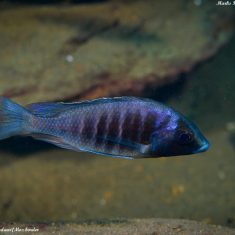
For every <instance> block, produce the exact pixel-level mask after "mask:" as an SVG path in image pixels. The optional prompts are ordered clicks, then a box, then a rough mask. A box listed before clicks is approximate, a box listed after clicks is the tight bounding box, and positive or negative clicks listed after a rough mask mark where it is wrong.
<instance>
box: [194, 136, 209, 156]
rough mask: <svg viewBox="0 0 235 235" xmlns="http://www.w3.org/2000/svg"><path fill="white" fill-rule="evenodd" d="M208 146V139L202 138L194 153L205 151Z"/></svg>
mask: <svg viewBox="0 0 235 235" xmlns="http://www.w3.org/2000/svg"><path fill="white" fill-rule="evenodd" d="M209 148H210V143H209V142H208V140H206V139H204V140H203V141H202V144H201V147H200V148H199V149H198V150H197V151H196V153H201V152H205V151H207V150H208V149H209Z"/></svg>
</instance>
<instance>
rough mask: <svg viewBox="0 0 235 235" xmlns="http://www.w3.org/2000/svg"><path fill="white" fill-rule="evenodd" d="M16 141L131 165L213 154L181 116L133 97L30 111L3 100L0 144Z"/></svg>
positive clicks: (34, 107) (38, 105)
mask: <svg viewBox="0 0 235 235" xmlns="http://www.w3.org/2000/svg"><path fill="white" fill-rule="evenodd" d="M13 135H29V136H32V137H33V138H35V139H39V140H43V141H46V142H49V143H52V144H54V145H57V146H59V147H62V148H65V149H71V150H74V151H87V152H92V153H96V154H102V155H107V156H112V157H120V158H130V159H134V158H142V157H162V156H176V155H187V154H194V153H199V152H203V151H206V150H207V149H208V148H209V143H208V141H207V139H206V138H205V137H204V136H203V134H202V133H201V132H200V130H199V129H198V128H197V127H196V126H195V124H193V123H192V122H191V121H190V120H188V119H187V118H186V117H184V116H183V115H182V114H180V113H178V112H177V111H175V110H174V109H172V108H170V107H167V106H165V105H163V104H161V103H158V102H156V101H153V100H150V99H140V98H134V97H115V98H101V99H95V100H91V101H82V102H76V103H34V104H30V105H28V106H26V107H22V106H20V105H18V104H16V103H14V102H12V101H11V100H9V99H7V98H4V97H0V139H5V138H8V137H10V136H13Z"/></svg>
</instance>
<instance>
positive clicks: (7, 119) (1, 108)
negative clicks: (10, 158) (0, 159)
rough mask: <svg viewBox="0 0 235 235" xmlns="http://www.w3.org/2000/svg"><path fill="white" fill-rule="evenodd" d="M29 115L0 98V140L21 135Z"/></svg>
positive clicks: (25, 110)
mask: <svg viewBox="0 0 235 235" xmlns="http://www.w3.org/2000/svg"><path fill="white" fill-rule="evenodd" d="M29 114H30V113H29V112H28V111H27V109H25V108H24V107H22V106H20V105H18V104H16V103H14V102H12V101H11V100H9V99H7V98H5V97H1V96H0V140H1V139H6V138H8V137H10V136H13V135H20V134H23V133H24V132H25V130H26V121H27V119H28V116H29Z"/></svg>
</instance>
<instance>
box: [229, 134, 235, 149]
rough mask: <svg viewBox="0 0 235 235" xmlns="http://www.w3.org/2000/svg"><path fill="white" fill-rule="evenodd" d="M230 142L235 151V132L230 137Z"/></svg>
mask: <svg viewBox="0 0 235 235" xmlns="http://www.w3.org/2000/svg"><path fill="white" fill-rule="evenodd" d="M229 141H230V143H231V144H232V146H233V148H234V149H235V132H232V133H231V134H230V135H229Z"/></svg>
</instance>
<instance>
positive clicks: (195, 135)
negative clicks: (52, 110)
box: [152, 114, 210, 156]
mask: <svg viewBox="0 0 235 235" xmlns="http://www.w3.org/2000/svg"><path fill="white" fill-rule="evenodd" d="M209 146H210V144H209V142H208V140H207V139H206V137H205V136H204V135H203V134H202V132H201V131H200V130H199V128H198V127H197V126H196V125H195V124H194V123H193V122H192V121H190V120H189V119H187V118H186V117H184V116H182V115H181V114H179V115H178V117H177V119H176V118H175V119H174V122H172V121H170V122H169V123H168V124H167V125H166V126H165V127H163V128H162V129H161V130H158V131H156V132H155V133H153V135H152V152H155V153H156V154H157V155H158V156H177V155H189V154H195V153H200V152H204V151H206V150H208V148H209Z"/></svg>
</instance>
